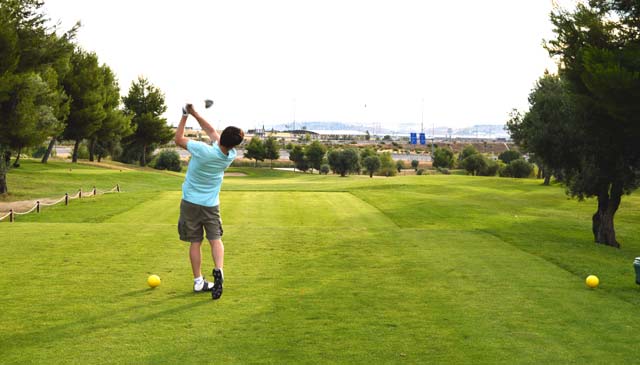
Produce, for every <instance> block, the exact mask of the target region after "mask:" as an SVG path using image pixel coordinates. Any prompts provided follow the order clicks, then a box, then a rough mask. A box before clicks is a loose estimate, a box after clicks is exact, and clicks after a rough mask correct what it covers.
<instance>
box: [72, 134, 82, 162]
mask: <svg viewBox="0 0 640 365" xmlns="http://www.w3.org/2000/svg"><path fill="white" fill-rule="evenodd" d="M78 147H80V140H79V139H76V143H75V144H74V145H73V156H72V157H71V162H78Z"/></svg>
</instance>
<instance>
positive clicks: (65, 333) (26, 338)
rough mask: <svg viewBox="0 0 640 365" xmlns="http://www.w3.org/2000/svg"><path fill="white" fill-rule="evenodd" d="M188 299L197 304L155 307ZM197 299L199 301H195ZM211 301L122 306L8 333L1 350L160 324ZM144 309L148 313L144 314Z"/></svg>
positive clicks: (140, 291) (135, 292) (137, 293)
mask: <svg viewBox="0 0 640 365" xmlns="http://www.w3.org/2000/svg"><path fill="white" fill-rule="evenodd" d="M151 290H153V289H151V288H147V289H138V290H133V291H130V292H127V293H123V294H120V295H118V296H117V297H129V298H135V297H137V296H140V295H142V294H145V293H147V292H149V291H151ZM186 297H193V298H194V301H189V302H188V303H184V304H180V305H176V306H171V307H170V308H167V309H162V310H154V307H158V306H160V307H165V306H167V304H168V303H171V302H172V301H174V300H176V299H184V298H186ZM196 297H200V298H196ZM196 299H197V300H198V301H195V300H196ZM211 302H212V300H211V298H210V297H209V296H206V295H199V294H197V293H193V292H185V293H181V294H178V295H171V296H170V297H168V298H166V299H165V300H164V301H162V302H155V303H148V302H145V303H139V304H134V305H130V306H127V307H124V306H120V307H118V309H117V310H110V311H107V312H101V313H98V314H94V315H92V316H75V317H74V318H77V319H76V320H75V321H71V322H67V323H63V324H59V325H55V326H52V327H44V328H40V329H38V330H35V331H29V332H25V333H20V334H15V333H13V334H5V335H4V336H2V337H0V348H12V347H22V346H23V345H24V346H27V347H28V346H31V345H32V344H34V342H33V339H34V338H37V339H38V341H37V346H42V345H43V344H46V343H55V342H58V341H61V340H67V339H71V338H78V337H83V336H86V335H87V334H90V333H93V332H95V331H96V330H100V329H107V328H121V327H122V325H123V323H130V324H138V323H143V322H147V321H150V320H154V321H158V320H162V318H163V317H164V316H172V315H175V314H177V313H181V312H184V311H187V310H189V311H192V310H193V309H194V308H196V307H199V306H202V305H207V304H209V305H211ZM111 305H116V306H117V305H118V304H117V303H111ZM143 310H144V313H140V312H141V311H143ZM93 313H96V312H93ZM125 313H126V314H127V315H126V316H125V317H122V314H125Z"/></svg>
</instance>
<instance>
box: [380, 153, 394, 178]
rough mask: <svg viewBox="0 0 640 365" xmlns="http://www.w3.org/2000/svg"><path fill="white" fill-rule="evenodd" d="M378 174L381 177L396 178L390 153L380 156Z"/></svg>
mask: <svg viewBox="0 0 640 365" xmlns="http://www.w3.org/2000/svg"><path fill="white" fill-rule="evenodd" d="M380 173H381V174H382V175H383V176H396V164H395V163H394V162H393V157H391V152H383V153H381V154H380Z"/></svg>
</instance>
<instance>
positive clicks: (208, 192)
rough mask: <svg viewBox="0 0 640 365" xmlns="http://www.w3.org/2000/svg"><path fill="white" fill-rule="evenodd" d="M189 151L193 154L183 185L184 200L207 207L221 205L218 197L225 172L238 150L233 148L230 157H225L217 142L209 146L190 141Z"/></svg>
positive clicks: (188, 143) (188, 144)
mask: <svg viewBox="0 0 640 365" xmlns="http://www.w3.org/2000/svg"><path fill="white" fill-rule="evenodd" d="M187 150H188V151H189V152H190V153H191V160H190V161H189V167H188V169H187V176H186V178H185V179H184V183H183V184H182V199H184V200H186V201H188V202H189V203H193V204H198V205H203V206H205V207H215V206H216V205H220V198H219V196H218V195H219V194H220V187H221V186H222V179H223V178H224V170H225V169H226V168H227V167H229V165H231V163H232V162H233V160H234V159H235V158H236V149H235V148H232V149H231V150H229V155H225V154H224V153H223V152H222V151H221V150H220V147H219V146H218V143H217V142H214V143H213V145H209V144H206V143H204V142H198V141H188V142H187Z"/></svg>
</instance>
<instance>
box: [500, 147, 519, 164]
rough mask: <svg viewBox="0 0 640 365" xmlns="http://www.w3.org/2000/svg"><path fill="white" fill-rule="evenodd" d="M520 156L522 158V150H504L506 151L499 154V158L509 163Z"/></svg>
mask: <svg viewBox="0 0 640 365" xmlns="http://www.w3.org/2000/svg"><path fill="white" fill-rule="evenodd" d="M519 158H522V154H520V152H518V151H514V150H509V151H504V152H502V153H501V154H499V155H498V159H499V160H500V161H502V162H504V163H505V164H507V165H508V164H509V163H510V162H511V161H514V160H517V159H519Z"/></svg>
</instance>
